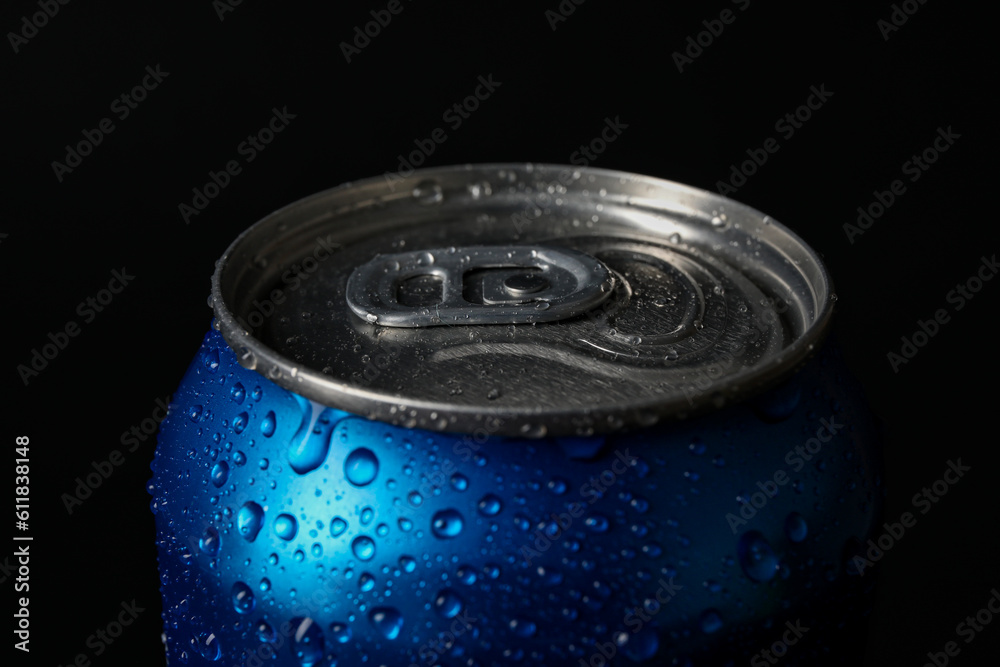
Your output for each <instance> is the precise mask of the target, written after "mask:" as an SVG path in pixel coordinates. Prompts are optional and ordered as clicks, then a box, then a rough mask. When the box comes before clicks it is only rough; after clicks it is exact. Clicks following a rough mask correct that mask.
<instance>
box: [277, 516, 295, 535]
mask: <svg viewBox="0 0 1000 667" xmlns="http://www.w3.org/2000/svg"><path fill="white" fill-rule="evenodd" d="M298 529H299V525H298V522H297V521H296V520H295V517H294V516H292V515H291V514H279V515H278V516H277V517H276V518H275V520H274V534H275V535H277V536H278V537H280V538H281V539H283V540H290V539H292V538H293V537H295V533H296V532H298Z"/></svg>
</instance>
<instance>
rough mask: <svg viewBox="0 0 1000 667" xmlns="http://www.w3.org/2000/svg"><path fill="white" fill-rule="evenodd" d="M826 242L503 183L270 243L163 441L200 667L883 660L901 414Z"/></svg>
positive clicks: (434, 175) (305, 216)
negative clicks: (885, 579) (879, 640)
mask: <svg viewBox="0 0 1000 667" xmlns="http://www.w3.org/2000/svg"><path fill="white" fill-rule="evenodd" d="M835 299H836V297H835V295H834V293H833V291H832V286H831V282H830V279H829V277H828V275H827V272H826V270H825V268H824V266H823V264H822V262H821V261H820V259H819V257H818V256H817V254H816V253H815V252H814V251H813V250H812V249H810V248H809V247H808V246H807V245H806V244H805V243H804V242H803V241H802V240H801V239H800V238H799V237H798V236H796V235H795V234H794V233H793V232H791V231H790V230H789V229H788V228H786V227H784V226H783V225H781V224H779V223H777V222H776V221H774V220H771V219H770V218H769V217H768V216H766V215H764V214H762V213H760V212H758V211H756V210H753V209H751V208H749V207H747V206H744V205H742V204H739V203H737V202H734V201H731V200H728V199H725V198H722V197H719V196H716V195H714V194H711V193H708V192H705V191H702V190H698V189H695V188H691V187H687V186H684V185H679V184H676V183H671V182H668V181H663V180H659V179H654V178H650V177H646V176H638V175H634V174H628V173H622V172H616V171H607V170H596V169H575V168H572V167H563V166H554V165H530V164H528V165H523V164H522V165H481V166H478V165H470V166H463V167H449V168H441V169H430V170H424V171H417V172H414V173H413V174H412V175H410V176H409V177H406V178H403V177H400V176H390V177H385V178H374V179H369V180H365V181H361V182H358V183H354V184H346V185H344V186H341V187H338V188H335V189H333V190H329V191H326V192H322V193H319V194H317V195H314V196H311V197H308V198H306V199H303V200H301V201H299V202H296V203H294V204H291V205H290V206H288V207H286V208H284V209H281V210H279V211H277V212H275V213H273V214H271V215H270V216H268V217H266V218H264V219H263V220H261V221H260V222H258V223H257V224H256V225H254V226H252V227H250V228H249V229H248V230H247V231H246V232H244V233H243V234H242V235H241V236H240V237H239V238H237V239H236V241H235V242H233V244H232V245H231V246H230V247H229V249H228V250H226V252H225V254H224V255H223V256H222V258H221V259H220V261H219V262H218V264H217V269H216V272H215V274H214V276H213V278H212V296H211V305H212V307H213V309H214V315H215V317H214V320H213V321H212V328H211V329H210V331H209V332H208V334H207V336H206V337H205V339H204V341H203V343H202V345H201V348H200V349H199V350H198V352H197V354H196V356H195V359H194V361H193V362H192V363H191V365H190V367H189V368H188V370H187V373H186V374H185V375H184V377H183V379H182V380H181V383H180V386H179V388H178V390H177V392H176V393H175V394H174V398H173V401H172V403H171V409H170V414H169V416H168V417H167V419H166V420H165V421H164V422H163V424H162V426H161V431H160V436H159V442H158V446H157V451H156V456H155V460H154V462H153V465H152V469H153V477H152V481H151V483H150V492H151V494H152V496H153V500H152V504H151V506H152V509H153V512H154V514H155V521H156V529H157V542H158V554H159V572H160V577H161V590H162V594H163V619H164V642H165V645H166V652H167V656H168V661H169V663H170V664H172V665H173V664H196V665H197V664H208V663H219V664H224V665H227V666H228V665H243V666H246V667H253V666H256V665H281V666H285V665H287V666H291V667H311V666H319V665H325V666H331V667H332V666H334V665H337V666H340V667H347V666H351V667H353V666H355V665H357V666H361V665H373V666H375V665H384V666H386V667H412V666H415V665H428V666H434V665H439V666H442V667H445V666H448V665H455V666H459V665H461V666H464V667H476V666H482V667H486V666H493V665H513V664H516V665H549V666H553V665H567V666H570V665H572V666H578V665H579V666H584V667H586V666H593V667H600V666H602V665H722V664H737V663H740V664H746V662H750V664H752V665H765V664H777V663H778V661H780V662H781V663H782V664H786V665H792V664H808V665H815V664H838V663H840V662H843V663H844V664H857V663H858V661H859V659H860V658H859V656H860V652H861V650H862V649H863V645H864V638H865V627H866V614H867V610H868V608H869V605H870V603H871V593H872V587H873V582H874V576H873V575H872V573H871V572H870V571H869V570H868V569H867V568H865V567H864V565H861V566H859V565H858V563H859V562H862V563H863V561H859V560H858V559H856V558H855V556H856V555H857V554H859V553H860V552H861V551H860V550H861V549H863V545H864V544H865V543H866V542H867V540H869V539H870V538H871V537H873V536H874V534H875V532H876V530H877V528H878V523H879V518H880V511H881V498H882V487H881V481H880V474H881V473H880V470H881V453H880V443H879V438H878V430H877V428H876V423H875V421H874V419H873V417H872V416H871V414H870V413H869V411H868V409H867V408H866V406H865V404H864V401H863V399H862V397H861V393H860V389H859V388H858V386H857V385H856V383H855V382H854V381H853V380H852V379H851V377H850V375H849V373H848V372H847V370H846V368H845V365H844V363H843V360H842V358H841V354H840V352H839V349H838V347H837V346H836V345H835V344H834V343H833V342H832V339H831V338H830V337H829V336H828V333H829V325H830V318H831V314H832V311H833V306H834V302H835Z"/></svg>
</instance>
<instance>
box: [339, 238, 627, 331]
mask: <svg viewBox="0 0 1000 667" xmlns="http://www.w3.org/2000/svg"><path fill="white" fill-rule="evenodd" d="M472 276H475V277H476V278H475V279H472ZM411 282H417V283H422V284H418V285H415V286H414V289H413V290H411V292H410V295H409V298H406V300H407V301H409V303H403V302H401V296H403V295H405V294H406V293H407V292H406V290H405V287H406V285H407V284H408V283H411ZM421 287H424V290H423V291H424V292H425V294H424V295H423V296H421V295H418V294H417V292H419V291H420V288H421ZM613 287H614V279H613V278H612V276H611V272H610V271H608V267H606V266H605V265H604V264H603V263H602V262H601V261H600V260H598V259H596V258H594V257H591V256H589V255H586V254H584V253H582V252H579V251H576V250H571V249H569V248H547V247H544V246H500V245H498V246H473V247H467V248H447V249H445V248H435V249H431V250H422V251H414V252H407V253H397V254H393V255H380V256H378V257H376V258H375V259H373V260H371V261H370V262H368V263H366V264H363V265H361V266H359V267H358V268H356V269H354V272H353V273H351V277H350V278H349V279H348V281H347V303H348V305H349V306H350V308H351V310H352V311H354V313H355V314H356V315H358V316H359V317H362V318H364V319H365V320H366V321H368V322H372V323H377V324H380V325H382V326H389V327H431V326H442V325H455V324H465V325H473V324H523V323H530V322H553V321H556V320H562V319H566V318H568V317H573V316H575V315H579V314H580V313H584V312H587V311H589V310H591V309H593V308H596V307H597V306H599V305H600V304H601V302H603V301H605V300H606V299H607V298H608V296H610V294H611V290H612V289H613ZM428 292H429V294H428Z"/></svg>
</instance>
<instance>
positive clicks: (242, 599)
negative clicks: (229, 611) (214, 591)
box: [232, 581, 257, 614]
mask: <svg viewBox="0 0 1000 667" xmlns="http://www.w3.org/2000/svg"><path fill="white" fill-rule="evenodd" d="M232 600H233V609H235V610H236V613H238V614H249V613H250V612H252V611H253V610H254V607H256V606H257V600H255V599H254V596H253V590H252V589H251V588H250V587H249V586H247V585H246V584H244V583H243V582H242V581H237V582H236V583H235V584H233V590H232Z"/></svg>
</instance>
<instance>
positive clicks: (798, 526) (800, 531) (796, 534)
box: [785, 512, 809, 542]
mask: <svg viewBox="0 0 1000 667" xmlns="http://www.w3.org/2000/svg"><path fill="white" fill-rule="evenodd" d="M808 534H809V526H807V525H806V520H805V518H804V517H803V516H802V515H801V514H799V513H798V512H792V513H791V514H789V515H788V516H787V517H785V535H787V536H788V539H790V540H791V541H792V542H801V541H802V540H804V539H806V536H807V535H808Z"/></svg>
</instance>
